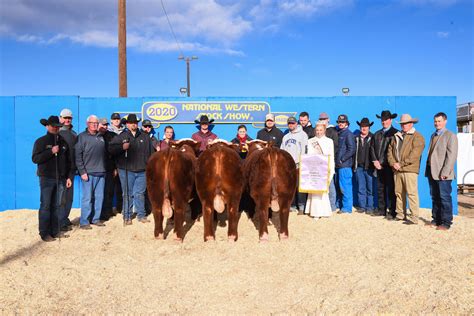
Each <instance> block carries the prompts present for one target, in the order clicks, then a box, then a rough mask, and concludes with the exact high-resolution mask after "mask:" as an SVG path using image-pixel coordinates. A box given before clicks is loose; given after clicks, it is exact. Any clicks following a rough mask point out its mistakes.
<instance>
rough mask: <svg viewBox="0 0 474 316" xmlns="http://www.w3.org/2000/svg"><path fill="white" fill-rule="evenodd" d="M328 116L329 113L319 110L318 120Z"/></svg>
mask: <svg viewBox="0 0 474 316" xmlns="http://www.w3.org/2000/svg"><path fill="white" fill-rule="evenodd" d="M328 118H329V115H328V114H327V113H326V112H321V114H319V119H320V120H327V119H328Z"/></svg>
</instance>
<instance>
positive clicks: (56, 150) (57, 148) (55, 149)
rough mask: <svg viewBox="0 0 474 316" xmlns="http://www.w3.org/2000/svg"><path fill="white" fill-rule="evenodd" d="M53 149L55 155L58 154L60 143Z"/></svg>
mask: <svg viewBox="0 0 474 316" xmlns="http://www.w3.org/2000/svg"><path fill="white" fill-rule="evenodd" d="M51 151H52V152H53V155H54V154H57V153H58V152H59V145H56V146H53V147H52V148H51Z"/></svg>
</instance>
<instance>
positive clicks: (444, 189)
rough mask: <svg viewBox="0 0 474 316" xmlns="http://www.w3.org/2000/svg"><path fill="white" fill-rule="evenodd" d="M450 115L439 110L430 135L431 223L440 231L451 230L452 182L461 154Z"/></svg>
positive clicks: (428, 176)
mask: <svg viewBox="0 0 474 316" xmlns="http://www.w3.org/2000/svg"><path fill="white" fill-rule="evenodd" d="M447 122H448V121H447V116H446V114H445V113H443V112H440V113H437V114H436V115H435V116H434V126H435V128H436V131H435V132H434V133H433V135H431V140H430V147H429V151H428V159H427V160H426V171H425V176H426V177H427V178H428V181H429V184H430V194H431V200H432V202H433V207H432V218H433V220H432V221H431V224H430V225H431V226H433V227H434V226H436V227H437V228H436V229H437V230H448V229H449V227H451V224H452V222H453V201H452V199H451V182H452V180H453V179H454V164H455V162H456V159H457V155H458V138H457V137H456V134H454V133H453V132H451V131H449V130H447V129H446V123H447Z"/></svg>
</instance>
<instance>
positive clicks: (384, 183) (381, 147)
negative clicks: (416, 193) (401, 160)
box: [370, 110, 398, 218]
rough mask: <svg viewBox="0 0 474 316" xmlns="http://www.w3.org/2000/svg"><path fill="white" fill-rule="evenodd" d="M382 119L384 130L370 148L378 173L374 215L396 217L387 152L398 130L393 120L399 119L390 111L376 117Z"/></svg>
mask: <svg viewBox="0 0 474 316" xmlns="http://www.w3.org/2000/svg"><path fill="white" fill-rule="evenodd" d="M375 116H376V117H377V118H379V119H380V121H381V123H382V128H381V129H380V130H378V131H377V132H375V134H374V137H373V142H372V145H371V147H370V159H371V160H372V163H373V164H374V167H375V170H376V171H377V197H378V199H377V201H378V207H377V212H376V213H374V215H381V216H387V217H391V218H393V217H395V215H396V213H395V206H396V197H395V182H394V179H393V170H392V168H391V167H390V166H389V165H388V160H387V151H388V145H389V144H390V142H391V141H392V139H393V137H394V135H395V134H396V133H397V132H398V129H396V128H394V127H393V126H392V120H393V119H394V118H396V117H397V113H393V114H392V113H390V111H388V110H384V111H382V113H381V114H380V115H378V114H376V115H375Z"/></svg>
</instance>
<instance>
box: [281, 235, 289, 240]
mask: <svg viewBox="0 0 474 316" xmlns="http://www.w3.org/2000/svg"><path fill="white" fill-rule="evenodd" d="M280 240H288V235H287V234H280Z"/></svg>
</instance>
